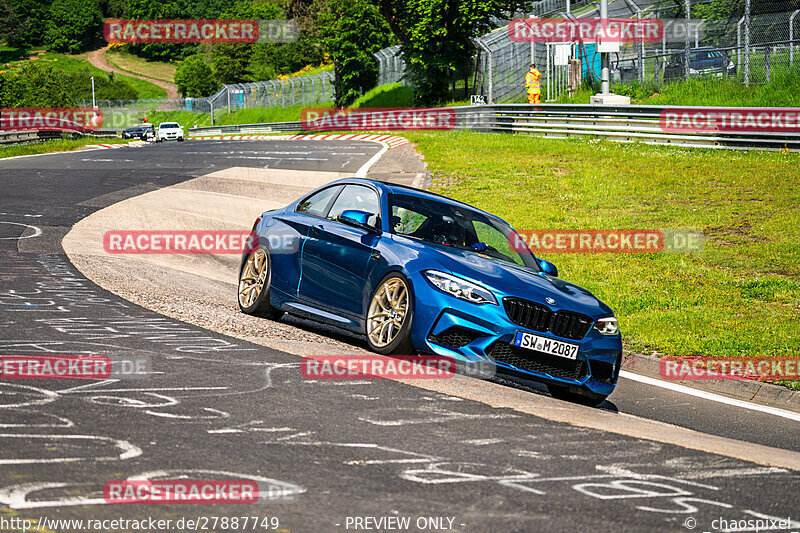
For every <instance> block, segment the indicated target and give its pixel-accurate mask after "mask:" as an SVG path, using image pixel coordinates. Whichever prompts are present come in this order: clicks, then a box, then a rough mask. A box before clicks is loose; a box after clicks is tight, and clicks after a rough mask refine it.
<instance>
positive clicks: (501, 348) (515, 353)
mask: <svg viewBox="0 0 800 533" xmlns="http://www.w3.org/2000/svg"><path fill="white" fill-rule="evenodd" d="M487 353H488V355H489V357H491V358H492V359H494V360H495V361H497V362H498V363H505V364H507V365H513V366H515V367H517V368H519V369H522V370H529V371H531V372H538V373H540V374H549V375H551V376H553V377H557V378H563V379H575V380H578V379H582V378H584V377H586V375H587V370H588V369H587V367H586V363H585V362H584V361H577V360H573V359H567V358H566V357H559V356H557V355H550V354H546V353H543V352H536V351H533V350H528V349H526V348H520V347H519V346H514V345H513V344H508V343H507V342H502V341H497V342H496V343H494V344H493V345H492V346H491V347H490V348H489V351H488V352H487Z"/></svg>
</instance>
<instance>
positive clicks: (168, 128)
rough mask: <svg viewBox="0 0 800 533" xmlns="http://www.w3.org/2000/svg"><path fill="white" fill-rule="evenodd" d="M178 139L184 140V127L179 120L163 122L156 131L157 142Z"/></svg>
mask: <svg viewBox="0 0 800 533" xmlns="http://www.w3.org/2000/svg"><path fill="white" fill-rule="evenodd" d="M161 141H178V142H183V128H181V125H180V124H178V123H177V122H162V123H161V124H159V125H158V130H157V131H156V142H157V143H160V142H161Z"/></svg>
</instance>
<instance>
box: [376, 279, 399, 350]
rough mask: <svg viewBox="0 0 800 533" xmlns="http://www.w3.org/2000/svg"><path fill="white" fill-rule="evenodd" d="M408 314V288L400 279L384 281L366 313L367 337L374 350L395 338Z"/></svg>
mask: <svg viewBox="0 0 800 533" xmlns="http://www.w3.org/2000/svg"><path fill="white" fill-rule="evenodd" d="M407 313H408V287H406V284H405V282H404V281H403V280H402V279H400V278H391V279H388V280H386V281H385V282H384V283H383V285H381V287H380V288H379V289H378V290H377V291H375V295H374V296H373V297H372V302H371V303H370V305H369V313H367V336H368V337H369V341H370V343H372V345H373V346H375V347H376V348H383V347H385V346H388V345H389V344H391V343H392V341H394V340H395V339H396V338H397V334H398V333H400V329H401V328H402V326H403V321H404V320H405V317H406V314H407Z"/></svg>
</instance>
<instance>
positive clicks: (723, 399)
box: [619, 370, 800, 422]
mask: <svg viewBox="0 0 800 533" xmlns="http://www.w3.org/2000/svg"><path fill="white" fill-rule="evenodd" d="M619 375H620V377H623V378H625V379H630V380H632V381H638V382H639V383H646V384H647V385H653V386H654V387H661V388H662V389H668V390H671V391H674V392H680V393H682V394H688V395H689V396H696V397H697V398H703V399H704V400H710V401H712V402H718V403H724V404H727V405H733V406H734V407H741V408H743V409H750V410H751V411H761V412H762V413H767V414H770V415H775V416H780V417H782V418H788V419H789V420H794V421H796V422H800V413H795V412H792V411H787V410H785V409H778V408H777V407H769V406H766V405H760V404H757V403H752V402H747V401H744V400H737V399H736V398H728V397H727V396H722V395H721V394H714V393H713V392H706V391H703V390H699V389H693V388H692V387H687V386H686V385H680V384H678V383H670V382H669V381H662V380H660V379H655V378H650V377H647V376H642V375H641V374H634V373H633V372H628V371H627V370H620V372H619Z"/></svg>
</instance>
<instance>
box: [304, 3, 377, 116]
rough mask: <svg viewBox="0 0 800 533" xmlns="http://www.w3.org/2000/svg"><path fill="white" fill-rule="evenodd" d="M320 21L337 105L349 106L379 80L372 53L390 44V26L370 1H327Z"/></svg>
mask: <svg viewBox="0 0 800 533" xmlns="http://www.w3.org/2000/svg"><path fill="white" fill-rule="evenodd" d="M319 21H320V24H319V27H320V31H321V37H322V42H323V44H324V45H325V48H326V50H327V52H328V54H330V56H331V57H332V58H333V64H334V70H335V73H336V81H335V83H334V86H335V91H336V105H338V106H347V105H350V104H352V103H353V102H354V101H355V100H356V99H357V98H358V97H359V96H361V95H362V94H364V93H365V92H367V91H368V90H370V89H372V88H373V87H374V86H375V84H376V83H377V81H378V66H377V64H376V62H375V58H374V57H373V56H372V54H374V53H375V52H377V51H378V50H380V49H381V48H384V47H386V46H388V45H389V32H390V30H389V26H388V24H386V21H385V20H384V19H383V17H382V16H381V14H380V12H379V11H378V8H377V6H375V5H374V4H371V3H370V2H369V0H337V1H336V2H330V3H328V5H327V7H326V9H325V11H323V12H322V13H321V15H320V18H319Z"/></svg>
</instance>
